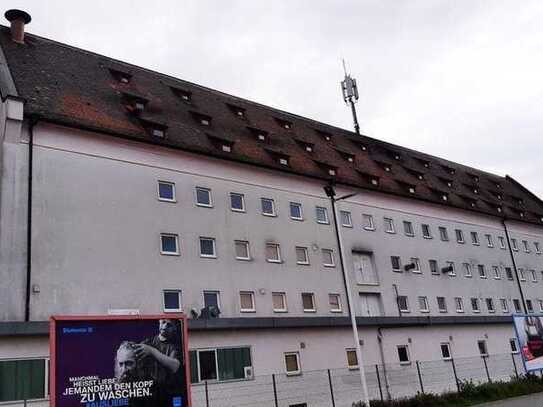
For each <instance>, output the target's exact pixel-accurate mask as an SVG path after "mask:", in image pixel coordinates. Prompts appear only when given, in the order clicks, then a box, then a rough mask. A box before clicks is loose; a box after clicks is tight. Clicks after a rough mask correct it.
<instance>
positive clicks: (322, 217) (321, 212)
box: [315, 206, 330, 224]
mask: <svg viewBox="0 0 543 407" xmlns="http://www.w3.org/2000/svg"><path fill="white" fill-rule="evenodd" d="M315 216H316V219H317V223H322V224H329V223H330V221H329V220H328V209H326V208H324V207H322V206H317V207H315Z"/></svg>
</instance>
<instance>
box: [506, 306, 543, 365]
mask: <svg viewBox="0 0 543 407" xmlns="http://www.w3.org/2000/svg"><path fill="white" fill-rule="evenodd" d="M513 322H514V324H515V331H516V333H517V339H518V343H519V346H520V351H521V354H522V362H523V363H524V367H525V369H526V371H527V372H532V371H535V370H541V369H543V315H534V314H530V315H513Z"/></svg>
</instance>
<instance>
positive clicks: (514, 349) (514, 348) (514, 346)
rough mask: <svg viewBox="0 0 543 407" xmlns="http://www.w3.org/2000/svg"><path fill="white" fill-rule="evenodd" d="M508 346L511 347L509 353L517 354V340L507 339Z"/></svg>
mask: <svg viewBox="0 0 543 407" xmlns="http://www.w3.org/2000/svg"><path fill="white" fill-rule="evenodd" d="M509 346H511V353H519V350H518V345H517V340H516V339H515V338H511V339H509Z"/></svg>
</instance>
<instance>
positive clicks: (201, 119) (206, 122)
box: [190, 112, 211, 126]
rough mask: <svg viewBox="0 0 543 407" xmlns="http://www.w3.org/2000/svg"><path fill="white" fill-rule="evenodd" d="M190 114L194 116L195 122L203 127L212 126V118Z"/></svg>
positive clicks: (194, 113) (200, 114) (195, 113)
mask: <svg viewBox="0 0 543 407" xmlns="http://www.w3.org/2000/svg"><path fill="white" fill-rule="evenodd" d="M190 113H191V114H192V117H194V120H196V121H197V122H198V123H200V124H201V125H202V126H211V116H208V115H206V114H202V113H197V112H190Z"/></svg>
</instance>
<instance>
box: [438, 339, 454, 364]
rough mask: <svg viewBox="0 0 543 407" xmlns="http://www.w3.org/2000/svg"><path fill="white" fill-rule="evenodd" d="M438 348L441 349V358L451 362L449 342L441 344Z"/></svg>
mask: <svg viewBox="0 0 543 407" xmlns="http://www.w3.org/2000/svg"><path fill="white" fill-rule="evenodd" d="M440 348H441V358H442V359H443V360H451V359H452V355H451V344H450V343H449V342H442V343H441V344H440Z"/></svg>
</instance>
